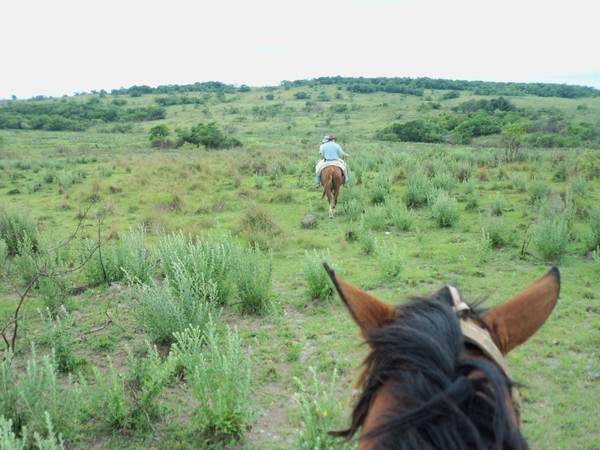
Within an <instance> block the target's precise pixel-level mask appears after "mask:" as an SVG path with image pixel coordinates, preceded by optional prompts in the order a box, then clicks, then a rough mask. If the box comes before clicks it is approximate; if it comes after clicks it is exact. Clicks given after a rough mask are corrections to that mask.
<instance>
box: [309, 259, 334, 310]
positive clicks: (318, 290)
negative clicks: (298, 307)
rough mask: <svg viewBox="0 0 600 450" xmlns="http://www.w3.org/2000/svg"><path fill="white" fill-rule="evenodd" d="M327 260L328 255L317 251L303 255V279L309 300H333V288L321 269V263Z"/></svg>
mask: <svg viewBox="0 0 600 450" xmlns="http://www.w3.org/2000/svg"><path fill="white" fill-rule="evenodd" d="M327 259H329V254H322V253H319V252H317V251H313V252H308V251H307V252H305V253H304V266H303V270H304V279H305V281H306V288H307V291H308V295H309V297H310V298H311V299H319V300H330V299H331V298H333V286H332V285H331V281H330V280H329V277H328V276H327V273H326V272H325V269H324V268H323V262H324V261H326V260H327Z"/></svg>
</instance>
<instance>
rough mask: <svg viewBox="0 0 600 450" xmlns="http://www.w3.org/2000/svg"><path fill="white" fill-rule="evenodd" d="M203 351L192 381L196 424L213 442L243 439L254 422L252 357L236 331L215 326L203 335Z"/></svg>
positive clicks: (190, 381) (199, 355)
mask: <svg viewBox="0 0 600 450" xmlns="http://www.w3.org/2000/svg"><path fill="white" fill-rule="evenodd" d="M203 342H204V348H203V350H202V352H200V353H199V354H198V357H197V359H198V364H196V365H195V369H194V371H193V372H192V374H191V376H190V377H189V383H190V385H191V388H192V395H193V397H194V399H195V400H196V401H197V402H198V404H199V407H198V408H197V409H196V411H195V413H194V417H193V422H194V423H195V425H196V426H198V428H200V429H201V430H202V431H203V432H204V433H206V434H207V435H209V436H210V437H211V438H212V439H215V436H216V437H217V438H220V437H222V438H228V437H237V436H239V435H241V434H242V433H243V432H244V431H246V429H247V428H248V425H249V423H250V419H251V408H250V404H251V399H250V395H251V385H250V382H251V373H252V365H251V362H250V355H249V353H248V351H247V350H246V349H244V347H243V345H242V340H241V338H240V336H239V334H238V333H237V331H236V330H232V329H229V328H228V327H225V329H224V330H223V331H222V332H218V330H217V329H216V327H215V325H214V324H213V325H211V326H209V327H208V330H207V332H206V334H205V335H204V340H203Z"/></svg>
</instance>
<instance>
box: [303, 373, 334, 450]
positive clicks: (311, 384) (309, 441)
mask: <svg viewBox="0 0 600 450" xmlns="http://www.w3.org/2000/svg"><path fill="white" fill-rule="evenodd" d="M309 376H310V378H309V380H308V384H305V383H303V382H302V381H301V380H300V379H298V378H295V383H296V385H297V389H298V392H297V393H296V394H294V400H295V402H296V404H297V405H298V411H297V414H296V415H297V418H298V421H299V426H298V427H297V428H298V429H299V431H298V432H297V435H296V442H295V446H296V448H299V449H303V450H330V449H336V448H340V449H341V448H345V447H346V443H345V442H344V441H342V440H341V439H340V438H339V437H334V436H330V435H329V434H328V432H329V431H331V430H333V429H335V428H336V427H338V426H340V422H341V421H342V419H343V417H342V413H343V408H342V405H341V404H340V403H339V402H338V401H337V400H336V397H335V386H336V382H337V371H336V370H334V371H333V373H332V375H331V381H330V382H329V383H323V382H322V381H321V380H319V378H318V377H317V373H316V371H315V370H314V369H313V368H312V367H311V368H309Z"/></svg>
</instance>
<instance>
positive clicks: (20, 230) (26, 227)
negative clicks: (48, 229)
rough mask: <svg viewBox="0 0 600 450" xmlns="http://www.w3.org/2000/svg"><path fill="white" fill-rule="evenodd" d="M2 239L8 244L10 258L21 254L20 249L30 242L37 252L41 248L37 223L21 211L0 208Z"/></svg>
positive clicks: (0, 233) (0, 234) (0, 235)
mask: <svg viewBox="0 0 600 450" xmlns="http://www.w3.org/2000/svg"><path fill="white" fill-rule="evenodd" d="M0 239H2V240H3V241H4V243H5V244H6V248H7V251H8V255H9V256H15V255H18V254H19V250H20V247H21V246H22V245H23V244H24V243H25V242H28V243H29V245H30V246H31V249H32V250H33V251H34V252H35V251H37V250H38V247H39V236H38V231H37V227H36V224H35V222H34V221H33V220H32V219H31V218H30V217H29V216H27V215H25V214H23V213H21V212H20V211H18V210H16V209H12V208H7V207H0Z"/></svg>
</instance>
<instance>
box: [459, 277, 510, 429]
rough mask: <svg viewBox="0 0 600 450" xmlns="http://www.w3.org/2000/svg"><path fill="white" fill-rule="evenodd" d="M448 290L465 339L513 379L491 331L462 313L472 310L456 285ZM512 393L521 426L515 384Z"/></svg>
mask: <svg viewBox="0 0 600 450" xmlns="http://www.w3.org/2000/svg"><path fill="white" fill-rule="evenodd" d="M448 290H449V291H450V295H451V297H452V304H453V309H454V311H455V312H456V314H457V316H458V319H459V321H460V328H461V330H462V334H463V336H464V339H465V341H466V342H468V343H470V344H472V345H474V346H475V347H477V348H478V349H479V350H481V352H482V353H483V354H484V355H485V356H487V357H488V358H489V359H491V360H492V361H493V362H495V363H496V364H497V365H498V366H499V367H500V368H501V369H502V371H503V372H504V375H506V377H507V378H508V379H509V380H512V378H511V376H510V372H509V371H508V364H507V363H506V359H505V358H504V356H503V355H502V353H501V352H500V350H499V349H498V346H497V345H496V344H495V343H494V341H493V339H492V337H491V336H490V333H489V332H488V331H487V330H486V329H484V328H482V327H481V326H479V325H478V324H477V323H475V321H474V320H472V319H469V318H467V317H464V315H462V314H460V313H461V312H462V311H470V310H471V307H470V306H469V305H468V304H466V303H465V302H463V301H462V299H461V298H460V294H459V293H458V289H456V288H455V287H454V286H451V285H448ZM510 395H511V397H512V404H513V409H514V411H515V415H516V418H517V425H519V426H520V424H521V414H520V412H521V398H520V396H519V391H518V390H517V388H516V387H515V386H514V385H513V386H512V387H511V392H510Z"/></svg>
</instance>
